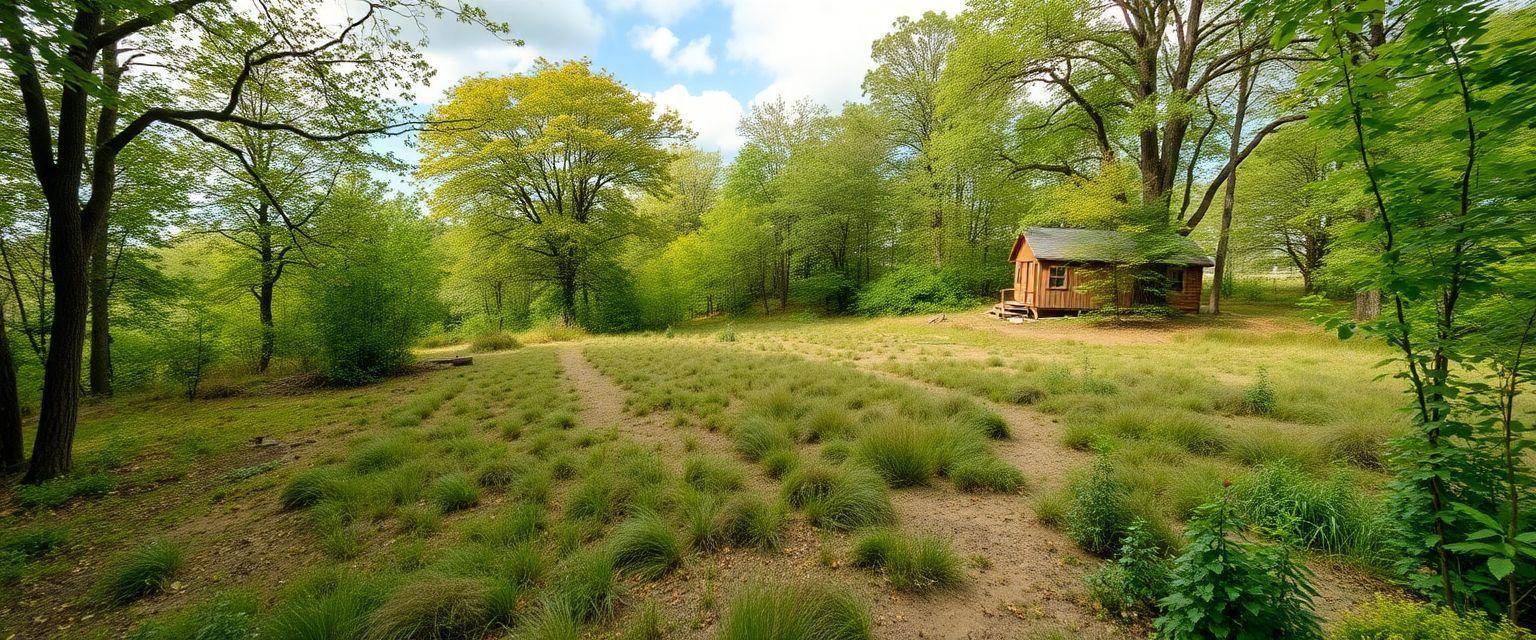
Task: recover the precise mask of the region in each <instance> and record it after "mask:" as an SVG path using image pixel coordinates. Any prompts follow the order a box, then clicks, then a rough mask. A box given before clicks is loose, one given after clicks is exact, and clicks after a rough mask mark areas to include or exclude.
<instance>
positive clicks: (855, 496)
mask: <svg viewBox="0 0 1536 640" xmlns="http://www.w3.org/2000/svg"><path fill="white" fill-rule="evenodd" d="M784 499H785V501H786V502H788V503H789V505H790V506H792V507H795V508H799V509H804V510H805V514H806V516H807V517H808V518H809V519H810V521H811V524H814V525H816V526H818V527H823V528H827V529H838V530H848V529H858V528H861V527H867V526H872V525H880V524H887V523H889V522H891V521H892V520H894V519H895V518H896V512H895V510H894V509H893V508H892V507H891V496H890V492H889V490H888V489H886V486H885V482H884V481H883V480H881V478H880V476H879V475H876V474H875V473H874V472H871V471H868V470H866V469H863V468H861V467H856V466H854V467H850V466H843V467H828V466H824V465H818V464H809V463H808V464H802V465H800V467H799V468H797V469H795V470H794V471H793V472H792V473H790V474H789V475H787V476H785V478H784Z"/></svg>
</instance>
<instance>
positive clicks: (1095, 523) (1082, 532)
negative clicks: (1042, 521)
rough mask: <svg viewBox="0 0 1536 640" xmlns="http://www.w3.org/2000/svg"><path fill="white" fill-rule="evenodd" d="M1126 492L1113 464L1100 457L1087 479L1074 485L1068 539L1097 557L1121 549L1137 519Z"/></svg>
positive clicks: (1066, 518) (1068, 513)
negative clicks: (1116, 475)
mask: <svg viewBox="0 0 1536 640" xmlns="http://www.w3.org/2000/svg"><path fill="white" fill-rule="evenodd" d="M1126 496H1127V491H1126V487H1125V485H1123V484H1122V483H1121V482H1120V480H1119V479H1117V478H1116V477H1115V469H1114V465H1113V464H1112V463H1110V461H1109V458H1107V457H1105V456H1103V455H1101V456H1099V457H1098V458H1097V459H1095V460H1094V462H1093V469H1092V471H1091V472H1090V474H1089V476H1088V477H1087V478H1083V479H1081V480H1079V481H1078V482H1075V483H1073V485H1072V497H1071V502H1070V503H1069V505H1068V506H1067V510H1066V513H1065V514H1064V524H1065V525H1066V529H1067V536H1068V537H1070V538H1072V541H1073V542H1076V543H1077V546H1079V547H1082V548H1083V550H1084V551H1087V552H1088V553H1091V554H1094V555H1096V556H1107V555H1109V554H1110V553H1111V552H1113V551H1114V550H1116V549H1119V548H1120V544H1121V542H1122V541H1123V540H1124V537H1125V532H1126V527H1127V526H1129V525H1130V524H1131V522H1132V521H1133V520H1134V519H1135V516H1134V515H1133V514H1132V513H1131V509H1130V505H1129V503H1128V501H1127V500H1126Z"/></svg>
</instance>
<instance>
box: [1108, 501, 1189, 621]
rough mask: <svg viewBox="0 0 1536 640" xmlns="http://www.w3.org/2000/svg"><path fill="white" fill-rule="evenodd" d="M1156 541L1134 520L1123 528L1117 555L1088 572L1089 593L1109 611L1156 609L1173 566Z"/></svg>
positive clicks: (1128, 612) (1150, 611)
mask: <svg viewBox="0 0 1536 640" xmlns="http://www.w3.org/2000/svg"><path fill="white" fill-rule="evenodd" d="M1157 542H1158V541H1157V540H1156V539H1155V538H1154V536H1153V535H1152V534H1151V533H1149V532H1148V531H1147V529H1146V523H1145V522H1143V521H1140V520H1138V521H1136V522H1133V523H1131V525H1130V526H1128V527H1127V528H1126V535H1125V542H1123V543H1122V544H1121V545H1120V551H1119V558H1117V559H1115V560H1111V561H1106V562H1104V563H1103V564H1101V565H1099V568H1098V569H1095V570H1094V571H1093V572H1092V573H1090V574H1088V577H1087V582H1088V595H1089V597H1091V598H1093V600H1094V601H1095V602H1097V603H1099V605H1100V606H1102V607H1104V609H1105V610H1107V611H1109V612H1110V613H1112V614H1115V615H1118V616H1121V617H1126V618H1135V617H1139V616H1147V615H1151V614H1154V613H1156V612H1157V602H1158V600H1160V599H1162V598H1163V597H1164V596H1166V595H1168V582H1169V580H1170V578H1171V575H1172V566H1171V563H1170V562H1169V561H1168V557H1167V556H1166V555H1164V554H1163V552H1162V550H1161V549H1160V548H1159V545H1158V543H1157Z"/></svg>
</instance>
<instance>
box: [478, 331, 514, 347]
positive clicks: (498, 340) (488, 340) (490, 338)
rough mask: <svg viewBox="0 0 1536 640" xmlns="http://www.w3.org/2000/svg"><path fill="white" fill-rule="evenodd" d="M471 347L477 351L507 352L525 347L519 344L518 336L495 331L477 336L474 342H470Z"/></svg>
mask: <svg viewBox="0 0 1536 640" xmlns="http://www.w3.org/2000/svg"><path fill="white" fill-rule="evenodd" d="M469 346H470V348H471V349H474V350H475V351H507V350H511V349H517V348H520V347H522V346H523V343H521V342H519V341H518V340H517V336H515V335H512V334H511V333H508V332H506V331H493V332H490V333H482V334H480V335H478V336H475V338H474V339H473V340H470V342H469Z"/></svg>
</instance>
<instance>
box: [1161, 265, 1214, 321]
mask: <svg viewBox="0 0 1536 640" xmlns="http://www.w3.org/2000/svg"><path fill="white" fill-rule="evenodd" d="M1204 286H1205V269H1203V268H1201V267H1184V290H1183V291H1173V292H1169V294H1168V305H1169V306H1171V307H1173V308H1175V309H1178V310H1180V311H1183V312H1185V313H1200V299H1201V297H1202V296H1201V295H1200V294H1201V291H1200V290H1201V288H1202V287H1204Z"/></svg>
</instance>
